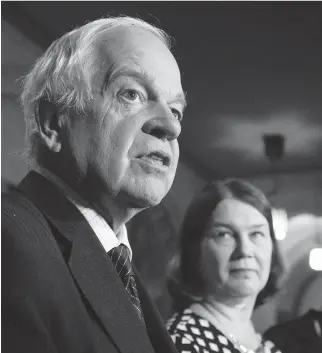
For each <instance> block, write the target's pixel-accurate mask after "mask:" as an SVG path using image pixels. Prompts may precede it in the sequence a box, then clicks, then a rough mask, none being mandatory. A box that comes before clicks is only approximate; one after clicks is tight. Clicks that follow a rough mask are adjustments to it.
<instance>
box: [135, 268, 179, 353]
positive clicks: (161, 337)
mask: <svg viewBox="0 0 322 353" xmlns="http://www.w3.org/2000/svg"><path fill="white" fill-rule="evenodd" d="M134 271H135V279H136V285H137V289H138V292H139V297H140V302H141V307H142V311H143V314H144V319H145V322H146V327H147V331H148V335H149V337H150V340H151V342H152V345H153V347H154V349H155V352H156V353H164V352H167V353H178V351H177V349H176V348H175V345H174V343H173V342H172V339H171V337H170V335H169V333H168V331H167V329H166V327H165V324H164V322H163V320H162V317H161V315H160V313H159V312H158V311H157V309H156V307H155V305H154V304H153V302H152V299H151V297H150V295H149V294H148V292H147V290H146V288H145V287H144V285H143V282H142V279H141V277H140V275H139V273H138V271H137V270H136V269H134Z"/></svg>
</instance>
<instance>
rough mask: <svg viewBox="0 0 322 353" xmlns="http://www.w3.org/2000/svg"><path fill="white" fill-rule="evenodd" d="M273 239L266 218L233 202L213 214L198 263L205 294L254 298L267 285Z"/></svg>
mask: <svg viewBox="0 0 322 353" xmlns="http://www.w3.org/2000/svg"><path fill="white" fill-rule="evenodd" d="M272 249H273V244H272V239H271V237H270V231H269V225H268V221H267V220H266V218H265V217H264V216H263V215H262V214H261V213H260V212H259V211H258V210H257V209H256V208H254V207H253V206H251V205H249V204H247V203H244V202H242V201H239V200H235V199H225V200H223V201H221V202H220V203H219V204H218V206H217V207H216V209H215V210H214V211H213V213H212V216H211V219H210V221H209V224H208V226H207V228H206V234H205V237H204V239H203V242H202V245H201V259H202V260H201V264H202V273H203V276H204V281H205V283H206V291H207V293H206V294H208V295H214V296H216V295H217V296H218V295H219V296H221V297H222V296H224V297H227V296H228V297H235V298H241V297H249V296H257V295H258V293H259V292H260V291H261V290H262V289H263V288H264V286H265V285H266V283H267V280H268V276H269V273H270V267H271V258H272Z"/></svg>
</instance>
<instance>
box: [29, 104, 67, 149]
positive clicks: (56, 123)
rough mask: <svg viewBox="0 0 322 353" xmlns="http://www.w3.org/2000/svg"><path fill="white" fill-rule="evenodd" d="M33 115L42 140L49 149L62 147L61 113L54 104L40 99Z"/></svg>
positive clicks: (62, 121)
mask: <svg viewBox="0 0 322 353" xmlns="http://www.w3.org/2000/svg"><path fill="white" fill-rule="evenodd" d="M35 116H36V121H37V125H38V130H39V134H40V137H41V139H42V141H43V142H44V143H45V145H46V146H47V147H48V148H49V149H50V150H51V151H53V152H59V151H60V150H61V148H62V139H61V137H62V127H63V124H64V117H63V115H62V114H60V113H59V112H58V109H57V108H56V107H55V105H54V104H52V103H50V102H48V101H47V100H44V99H41V100H40V102H39V106H38V111H37V112H36V114H35Z"/></svg>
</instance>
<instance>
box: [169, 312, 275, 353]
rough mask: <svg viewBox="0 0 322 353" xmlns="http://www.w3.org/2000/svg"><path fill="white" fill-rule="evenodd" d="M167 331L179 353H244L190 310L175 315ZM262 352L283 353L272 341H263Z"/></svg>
mask: <svg viewBox="0 0 322 353" xmlns="http://www.w3.org/2000/svg"><path fill="white" fill-rule="evenodd" d="M167 329H168V331H169V333H170V335H171V338H172V340H173V341H174V343H175V345H176V347H177V350H178V352H179V353H211V352H217V353H240V352H242V351H241V350H239V349H237V348H236V347H235V345H234V343H233V342H232V341H230V340H229V339H228V338H227V337H226V336H225V335H224V334H223V333H222V332H221V331H219V330H218V329H217V328H216V327H215V326H213V325H212V324H211V323H210V322H209V321H208V320H205V319H203V318H201V317H200V316H198V315H197V314H195V313H194V312H192V311H191V309H190V308H187V309H185V310H183V311H181V312H178V313H176V314H174V315H173V316H172V317H171V318H170V319H169V321H168V323H167ZM248 352H252V351H251V350H248ZM260 352H263V353H281V352H280V351H279V350H278V349H277V348H276V347H275V346H274V344H273V343H272V342H271V341H263V342H262V350H261V351H260Z"/></svg>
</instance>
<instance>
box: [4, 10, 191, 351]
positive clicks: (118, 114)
mask: <svg viewBox="0 0 322 353" xmlns="http://www.w3.org/2000/svg"><path fill="white" fill-rule="evenodd" d="M169 48H170V40H169V37H168V36H167V35H166V33H165V32H163V31H162V30H160V29H158V28H156V27H154V26H151V25H149V24H148V23H146V22H144V21H142V20H139V19H134V18H129V17H116V18H105V19H100V20H97V21H94V22H90V23H87V24H86V25H84V26H83V27H80V28H78V29H75V30H73V31H71V32H69V33H67V34H65V35H64V36H63V37H61V38H60V39H58V40H57V41H55V42H54V43H53V44H52V45H51V46H50V47H49V49H48V50H47V51H46V52H45V54H44V55H43V56H42V57H41V58H40V59H39V60H38V61H37V63H36V64H35V66H34V68H33V69H32V70H31V72H30V73H29V75H28V76H27V77H26V79H25V82H24V90H23V94H22V102H23V107H24V114H25V119H26V123H27V132H28V147H29V153H30V157H31V160H32V161H33V166H32V171H30V173H29V174H28V175H27V176H26V177H25V178H24V179H23V181H22V182H21V183H20V184H19V186H18V187H17V189H16V190H14V191H13V192H11V193H10V194H8V195H6V196H4V197H3V201H2V210H3V215H2V349H3V352H6V353H21V352H25V353H38V352H39V353H54V352H55V353H56V352H60V353H64V352H66V353H82V352H84V353H85V352H86V353H100V352H101V353H114V352H121V353H150V352H151V353H152V352H160V353H161V352H174V350H175V348H174V346H173V345H172V342H171V340H170V338H169V336H168V334H167V332H166V330H165V329H164V327H163V323H162V320H161V318H160V316H159V315H158V313H157V311H156V310H155V309H154V307H153V304H152V302H151V301H150V299H149V297H148V295H147V292H146V291H145V289H144V287H143V286H142V284H141V282H140V278H139V276H138V275H137V274H136V273H135V270H134V269H133V267H132V266H131V261H130V260H131V258H132V253H131V248H130V245H129V241H128V237H127V232H126V227H125V224H126V222H127V221H128V220H130V219H131V218H132V217H133V216H134V215H135V214H137V213H138V212H140V211H141V210H143V209H145V208H147V207H151V206H154V205H156V204H158V203H159V202H160V201H161V200H162V198H163V197H164V196H165V195H166V194H167V192H168V191H169V189H170V187H171V185H172V182H173V179H174V176H175V172H176V168H177V163H178V156H179V148H178V141H177V138H178V136H179V134H180V131H181V126H180V121H181V119H182V115H183V110H184V108H185V104H186V103H185V97H184V93H183V90H182V86H181V77H180V71H179V68H178V65H177V63H176V61H175V59H174V57H173V56H172V54H171V52H170V49H169ZM151 236H152V237H153V234H151Z"/></svg>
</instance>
